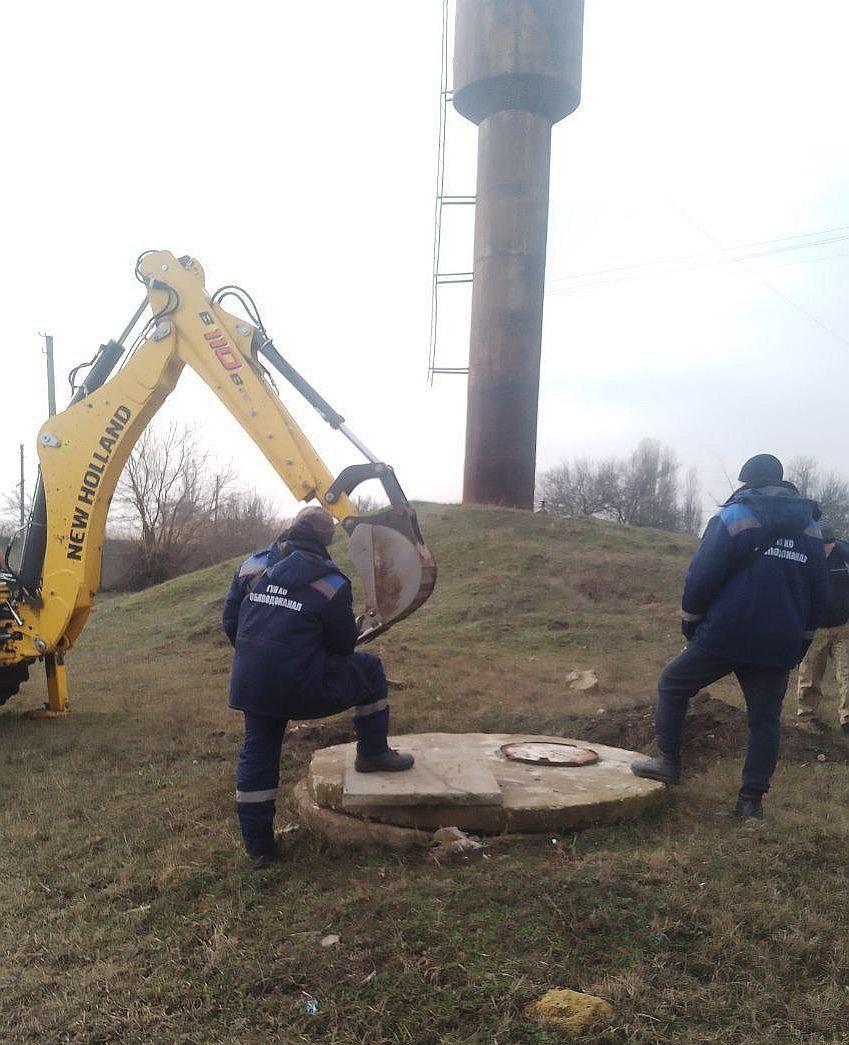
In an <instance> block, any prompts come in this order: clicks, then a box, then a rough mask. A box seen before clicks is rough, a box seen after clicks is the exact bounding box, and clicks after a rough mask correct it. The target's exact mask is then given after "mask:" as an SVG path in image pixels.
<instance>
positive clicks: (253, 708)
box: [223, 542, 358, 717]
mask: <svg viewBox="0 0 849 1045" xmlns="http://www.w3.org/2000/svg"><path fill="white" fill-rule="evenodd" d="M323 552H324V549H322V548H321V547H320V546H319V545H310V544H309V543H306V542H289V543H288V544H287V545H285V546H284V548H283V554H282V556H281V553H280V549H279V547H278V546H277V545H272V546H271V547H270V548H267V549H265V551H263V552H257V553H256V554H254V555H252V556H251V557H250V558H248V559H246V560H245V562H244V563H242V565H241V567H240V568H239V570H238V571H237V573H236V575H235V577H234V578H233V582H232V584H231V585H230V591H229V593H228V595H227V599H226V601H225V603H224V613H223V626H224V631H225V632H226V633H227V637H228V638H229V639H230V641H231V642H232V643H233V645H234V647H235V654H234V657H233V670H232V673H231V676H230V707H232V708H237V709H238V710H240V711H248V712H251V713H253V714H256V715H270V716H273V717H286V716H287V713H288V712H287V706H288V704H289V702H291V703H292V704H293V705H294V704H297V705H298V706H303V703H304V701H309V700H310V699H312V698H317V697H319V696H320V695H321V693H322V689H323V685H324V675H325V662H326V660H327V658H328V657H329V656H348V655H350V654H351V653H353V652H354V646H355V643H356V640H357V634H358V628H357V622H356V620H355V618H354V612H353V605H352V595H351V584H350V581H349V580H348V578H347V577H346V576H345V574H344V573H342V571H341V570H340V569H339V568H338V566H336V565H335V563H333V562H332V561H331V560H330V559H328V558H326V557H325V555H324V554H322V553H323Z"/></svg>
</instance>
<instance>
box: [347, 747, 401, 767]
mask: <svg viewBox="0 0 849 1045" xmlns="http://www.w3.org/2000/svg"><path fill="white" fill-rule="evenodd" d="M414 762H415V759H414V758H413V756H412V755H408V754H405V753H404V752H401V751H395V750H393V749H392V748H391V747H390V748H387V749H386V750H385V751H381V752H379V753H378V754H376V755H361V754H360V753H359V751H358V752H357V757H356V760H355V761H354V769H356V771H357V772H358V773H403V772H404V770H405V769H412V768H413V763H414Z"/></svg>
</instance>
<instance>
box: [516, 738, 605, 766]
mask: <svg viewBox="0 0 849 1045" xmlns="http://www.w3.org/2000/svg"><path fill="white" fill-rule="evenodd" d="M501 753H502V754H503V755H504V756H505V757H506V758H509V759H511V760H512V761H513V762H530V763H532V764H533V765H536V766H591V765H594V764H595V763H596V762H598V753H597V752H596V751H593V750H592V749H591V748H588V747H578V746H577V745H575V744H559V743H557V742H556V741H553V740H535V741H528V742H526V743H522V742H521V741H520V742H518V743H514V744H502V745H501Z"/></svg>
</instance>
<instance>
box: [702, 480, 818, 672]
mask: <svg viewBox="0 0 849 1045" xmlns="http://www.w3.org/2000/svg"><path fill="white" fill-rule="evenodd" d="M818 515H819V511H818V509H817V506H816V504H815V502H814V501H810V500H807V499H806V498H802V497H800V496H799V495H798V493H797V491H796V490H795V488H794V487H792V486H791V485H790V484H789V483H786V484H784V483H782V484H778V485H776V486H770V487H764V488H761V489H749V488H744V489H742V490H739V491H738V492H737V493H736V494H735V495H734V496H733V497H732V498H731V499H730V501H729V502H728V503H727V504H725V505H724V506H723V507H722V508H721V510H720V511H719V512H718V513H717V514H716V515H714V516H713V518H712V519H711V520H710V522H709V523H708V525H707V528H706V530H705V533H704V536H703V537H702V540H701V543H700V544H699V547H698V549H697V551H696V554H695V555H694V556H693V558H692V560H691V562H690V565H689V568H688V569H687V576H686V579H685V581H684V594H683V596H682V599H681V615H682V622H683V623H682V630H683V631H684V633H685V635H688V637H692V638H693V640H694V641H695V642H696V643H697V645H699V646H700V647H701V648H702V649H704V650H705V651H706V652H708V653H712V654H713V655H714V656H717V657H722V658H724V659H726V660H729V661H731V662H733V663H738V664H756V665H762V666H768V667H776V668H791V667H793V666H794V665H795V664H798V663H799V661H800V659H801V658H802V656H803V655H804V652H805V650H806V649H807V646H808V644H809V642H810V639H811V638H812V637H813V634H814V630H815V629H816V627H817V624H818V623H819V619H820V615H821V613H822V610H823V607H824V605H825V600H826V596H827V590H828V574H827V570H826V563H825V552H824V550H823V543H822V533H821V532H820V527H819V523H818V522H817V517H818Z"/></svg>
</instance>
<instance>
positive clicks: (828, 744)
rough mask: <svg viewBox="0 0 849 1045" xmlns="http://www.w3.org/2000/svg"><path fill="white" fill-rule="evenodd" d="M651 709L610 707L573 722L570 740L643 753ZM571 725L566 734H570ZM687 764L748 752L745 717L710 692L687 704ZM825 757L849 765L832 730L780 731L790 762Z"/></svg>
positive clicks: (848, 752) (848, 744)
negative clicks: (813, 732) (812, 732)
mask: <svg viewBox="0 0 849 1045" xmlns="http://www.w3.org/2000/svg"><path fill="white" fill-rule="evenodd" d="M653 716H654V704H653V703H651V704H649V703H645V704H634V705H631V706H630V707H624V708H609V709H607V710H606V711H605V713H604V714H603V715H592V716H588V717H586V718H581V719H576V720H575V724H574V730H575V732H574V735H575V736H576V737H580V738H581V739H586V740H595V741H596V742H597V743H599V744H611V745H613V746H614V747H624V748H629V749H630V750H632V751H647V750H649V748H650V747H651V743H652V741H653V739H654V722H653ZM572 728H573V727H572V725H571V724H570V726H569V729H572ZM684 738H685V739H684V744H685V751H686V757H687V762H688V763H691V764H695V765H700V764H701V765H706V764H709V763H710V762H715V761H716V760H717V759H720V758H729V757H733V756H737V755H743V753H744V752H745V750H746V712H745V711H742V710H741V709H740V708H735V707H732V706H731V705H730V704H726V703H725V701H722V700H717V699H716V698H715V697H712V696H711V695H710V693H709V692H707V691H706V692H704V693H700V694H699V695H698V696H697V697H695V698H694V699H693V700H692V701H691V702H690V710H689V711H688V713H687V720H686V723H685V727H684ZM818 755H825V760H826V761H828V762H849V738H844V737H843V735H842V734H841V733H838V732H837V731H833V732H830V733H826V734H824V735H823V736H811V735H809V734H807V733H800V732H799V731H798V730H797V729H795V728H794V727H793V726H792V725H782V727H781V757H782V758H783V759H785V760H786V761H788V762H814V761H816V760H817V756H818Z"/></svg>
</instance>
